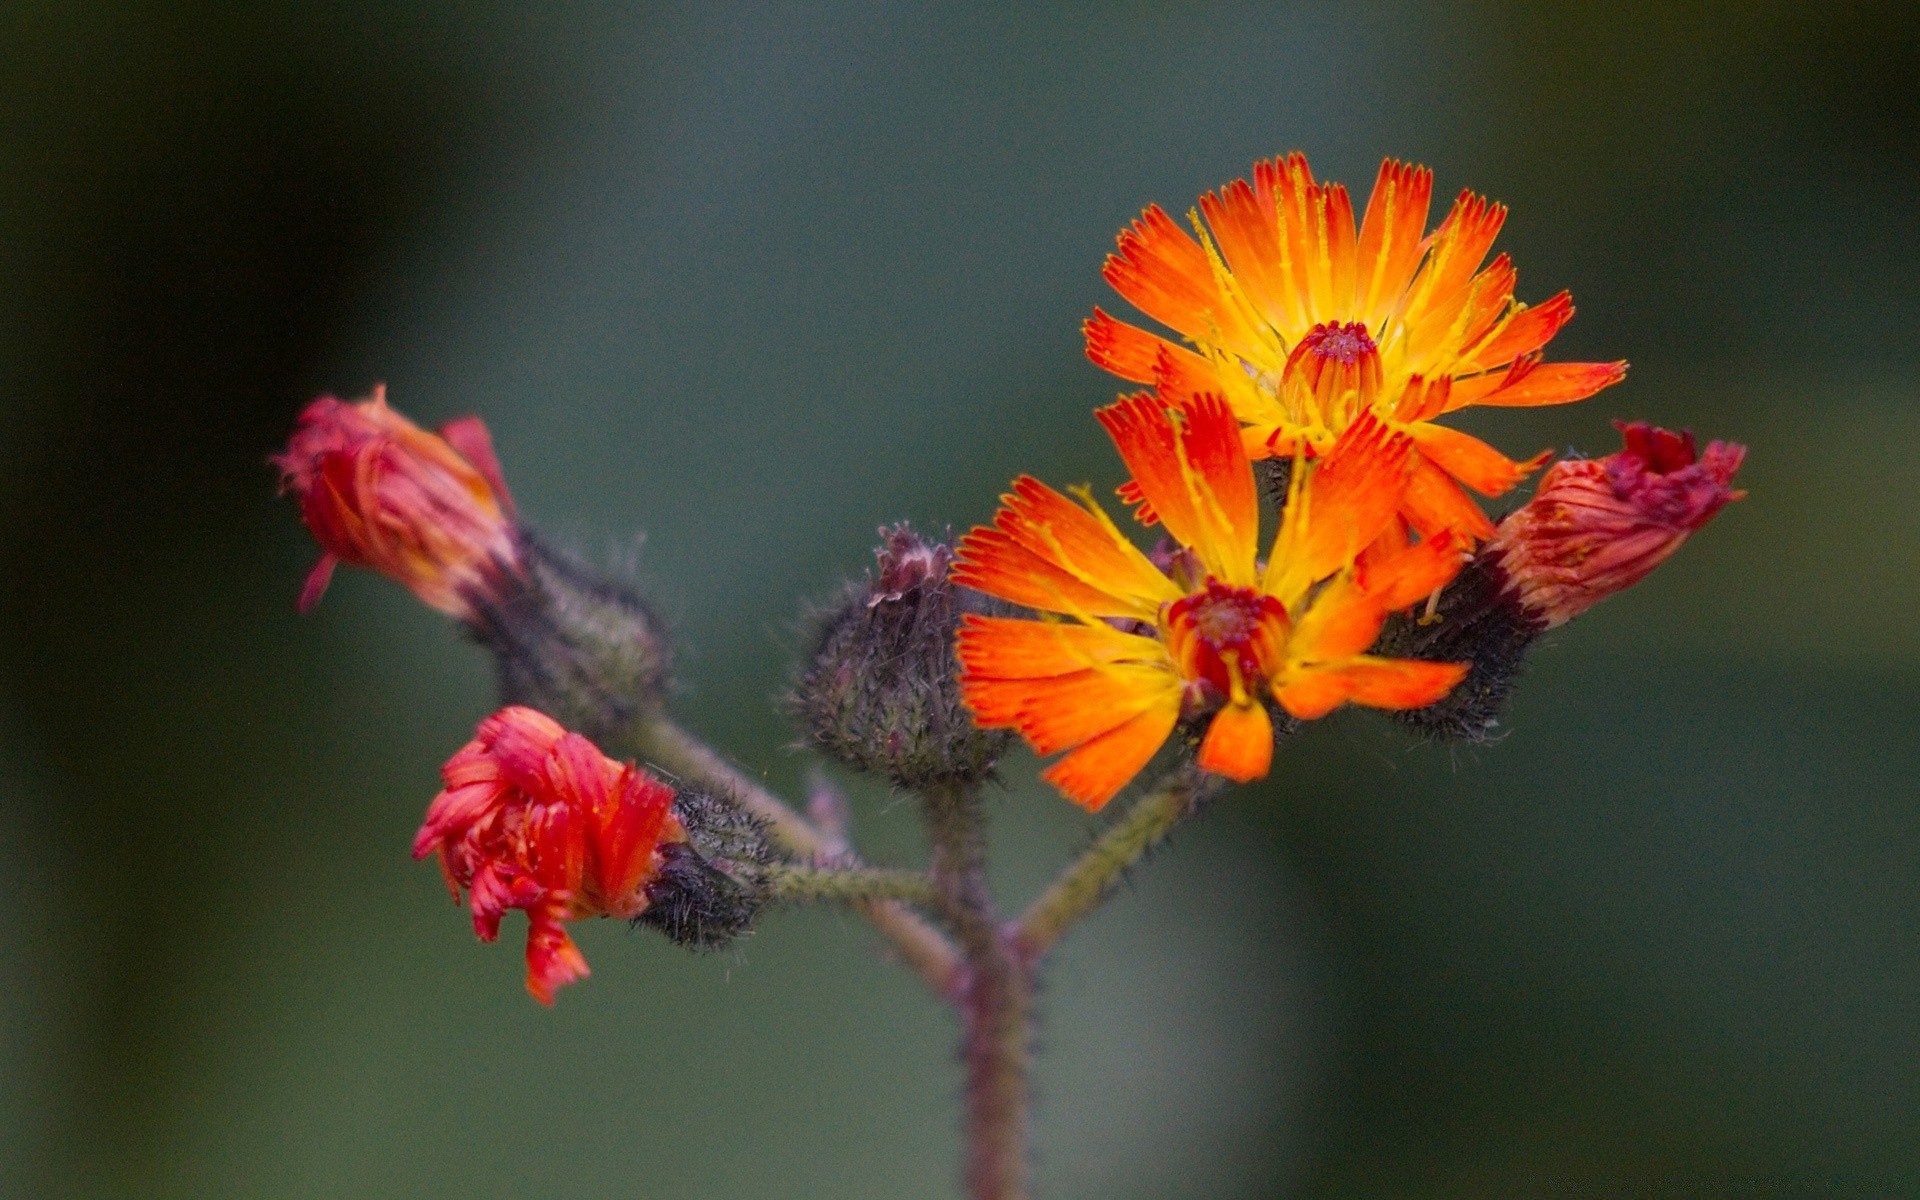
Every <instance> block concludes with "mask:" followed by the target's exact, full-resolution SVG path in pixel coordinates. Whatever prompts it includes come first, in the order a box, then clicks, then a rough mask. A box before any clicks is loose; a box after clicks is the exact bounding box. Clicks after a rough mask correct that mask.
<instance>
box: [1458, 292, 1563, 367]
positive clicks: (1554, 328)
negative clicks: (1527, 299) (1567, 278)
mask: <svg viewBox="0 0 1920 1200" xmlns="http://www.w3.org/2000/svg"><path fill="white" fill-rule="evenodd" d="M1571 320H1573V296H1572V295H1571V294H1570V293H1567V292H1561V293H1560V294H1559V295H1557V296H1554V297H1552V298H1550V299H1547V300H1544V301H1542V302H1541V303H1539V304H1535V305H1533V306H1531V307H1527V306H1521V307H1519V308H1516V309H1514V310H1513V311H1512V312H1510V313H1508V314H1507V317H1506V319H1505V320H1504V321H1502V322H1501V323H1500V325H1499V327H1498V328H1497V329H1496V330H1495V331H1493V333H1492V334H1491V336H1489V337H1487V338H1486V339H1485V340H1484V341H1482V342H1481V343H1480V344H1479V345H1477V346H1475V347H1474V348H1473V349H1471V350H1469V351H1467V352H1466V353H1465V354H1462V355H1461V356H1460V358H1461V361H1462V362H1463V363H1464V364H1466V365H1467V366H1468V368H1469V369H1475V370H1482V369H1485V370H1490V369H1492V368H1495V367H1504V366H1506V365H1507V364H1508V363H1510V362H1512V361H1513V360H1514V359H1516V358H1519V357H1521V356H1522V355H1526V354H1532V353H1533V352H1534V351H1536V350H1538V349H1540V348H1541V347H1542V346H1544V345H1546V344H1547V343H1548V342H1550V341H1552V340H1553V335H1554V334H1556V333H1559V332H1560V330H1561V328H1562V327H1564V326H1565V325H1566V323H1567V322H1568V321H1571Z"/></svg>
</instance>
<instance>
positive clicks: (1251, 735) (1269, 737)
mask: <svg viewBox="0 0 1920 1200" xmlns="http://www.w3.org/2000/svg"><path fill="white" fill-rule="evenodd" d="M1197 761H1198V762H1199V765H1200V769H1201V770H1203V771H1211V772H1212V773H1214V774H1215V775H1221V776H1224V777H1226V778H1228V779H1231V780H1233V781H1234V782H1235V783H1246V782H1248V781H1250V780H1254V779H1259V778H1261V777H1262V776H1264V775H1266V773H1267V769H1268V768H1269V767H1270V766H1271V765H1272V764H1273V718H1271V717H1269V716H1268V715H1267V708H1266V705H1264V704H1262V703H1260V701H1259V700H1257V699H1256V700H1254V701H1253V702H1252V703H1249V704H1229V705H1227V706H1226V707H1225V708H1223V709H1221V710H1220V711H1219V712H1218V713H1216V714H1214V718H1213V723H1212V724H1210V725H1208V726H1207V736H1206V739H1205V740H1204V741H1202V742H1201V743H1200V756H1199V758H1198V760H1197Z"/></svg>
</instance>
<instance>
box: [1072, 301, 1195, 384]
mask: <svg viewBox="0 0 1920 1200" xmlns="http://www.w3.org/2000/svg"><path fill="white" fill-rule="evenodd" d="M1080 331H1081V332H1082V333H1083V334H1085V335H1086V339H1087V357H1088V358H1089V359H1090V360H1092V362H1093V364H1094V365H1095V366H1097V367H1099V368H1100V369H1101V370H1104V371H1111V372H1113V373H1114V374H1115V375H1118V376H1119V377H1120V378H1122V379H1130V380H1132V381H1133V382H1135V383H1153V382H1154V381H1155V379H1156V377H1157V367H1156V364H1157V363H1158V362H1159V361H1160V358H1161V356H1162V355H1165V356H1168V357H1169V358H1171V359H1172V360H1173V361H1174V362H1176V363H1179V364H1182V366H1183V367H1184V368H1185V369H1187V370H1190V371H1192V372H1194V373H1196V374H1205V373H1208V372H1210V371H1211V370H1212V365H1211V364H1210V363H1208V362H1207V360H1206V359H1204V358H1202V357H1200V356H1199V355H1198V354H1195V353H1194V352H1193V351H1191V350H1189V349H1187V348H1186V347H1184V346H1176V345H1174V344H1173V343H1172V342H1170V341H1168V340H1167V339H1165V338H1163V337H1161V336H1159V335H1158V334H1153V333H1148V332H1147V331H1146V330H1144V329H1140V328H1137V327H1135V326H1132V325H1129V324H1127V323H1126V322H1124V321H1116V320H1114V319H1113V318H1112V317H1110V316H1108V315H1107V314H1106V313H1105V312H1102V311H1101V310H1100V309H1099V308H1095V309H1094V310H1093V315H1092V316H1091V317H1088V318H1087V320H1086V323H1085V324H1083V325H1082V326H1081V327H1080Z"/></svg>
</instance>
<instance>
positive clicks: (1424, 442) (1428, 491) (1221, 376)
mask: <svg viewBox="0 0 1920 1200" xmlns="http://www.w3.org/2000/svg"><path fill="white" fill-rule="evenodd" d="M1432 198H1433V175H1432V173H1431V172H1429V171H1428V170H1427V169H1426V168H1424V167H1415V166H1410V165H1407V164H1404V163H1399V162H1395V161H1393V160H1391V159H1389V160H1388V161H1386V162H1384V163H1382V164H1381V166H1380V175H1379V179H1378V181H1377V182H1376V183H1375V184H1374V189H1373V197H1372V199H1371V200H1370V201H1369V202H1368V204H1367V209H1366V214H1365V216H1364V217H1363V219H1362V220H1361V222H1360V224H1359V226H1358V228H1357V229H1356V227H1355V225H1354V219H1353V206H1352V204H1351V202H1350V201H1349V200H1348V198H1347V191H1346V188H1344V187H1342V186H1341V185H1340V184H1337V183H1316V182H1314V179H1313V175H1312V173H1311V172H1309V171H1308V169H1307V160H1306V157H1305V156H1304V155H1301V154H1293V155H1290V156H1288V157H1286V158H1277V159H1274V160H1273V161H1271V162H1262V163H1257V164H1255V166H1254V171H1253V182H1252V184H1248V183H1247V182H1246V181H1245V180H1235V181H1234V182H1233V183H1230V184H1228V185H1227V186H1226V187H1223V188H1221V189H1220V190H1219V191H1217V192H1213V193H1210V194H1208V195H1206V196H1202V197H1201V198H1200V207H1199V210H1198V211H1197V212H1193V213H1190V214H1189V217H1190V220H1191V221H1192V224H1193V227H1194V232H1195V234H1197V237H1196V236H1194V235H1190V234H1188V233H1187V232H1186V231H1185V230H1183V229H1181V227H1180V226H1179V225H1178V224H1177V223H1175V221H1174V220H1173V219H1172V218H1171V217H1169V216H1168V215H1167V214H1166V212H1165V211H1164V210H1162V209H1161V208H1160V207H1159V206H1158V205H1155V206H1154V207H1152V208H1149V209H1147V211H1146V212H1145V213H1144V214H1143V215H1142V216H1141V217H1140V219H1139V220H1137V221H1135V222H1134V223H1133V225H1132V226H1131V227H1130V228H1128V229H1126V230H1124V231H1123V232H1122V233H1121V234H1120V239H1119V240H1120V246H1119V252H1118V253H1117V254H1114V255H1113V256H1111V257H1109V258H1108V259H1107V264H1106V269H1105V272H1104V274H1105V276H1106V279H1107V282H1109V283H1111V284H1112V285H1113V287H1114V289H1115V290H1117V291H1118V292H1119V293H1120V294H1121V295H1122V296H1125V297H1126V298H1127V299H1128V300H1129V301H1131V302H1132V303H1133V304H1134V306H1135V307H1137V308H1138V309H1139V310H1140V311H1141V312H1143V313H1145V314H1146V315H1148V316H1149V317H1152V318H1153V319H1154V320H1156V321H1159V322H1160V323H1162V324H1163V325H1166V326H1167V327H1168V328H1170V329H1172V330H1174V331H1175V332H1177V333H1178V334H1180V335H1181V336H1182V337H1184V338H1185V339H1186V341H1187V342H1188V343H1189V345H1188V346H1182V345H1177V344H1175V343H1174V342H1171V341H1168V340H1167V339H1165V338H1162V337H1159V336H1158V335H1156V334H1152V333H1149V332H1147V331H1146V330H1143V329H1137V328H1135V327H1134V326H1131V325H1127V324H1124V323H1122V322H1120V321H1117V320H1115V319H1114V318H1112V317H1110V316H1108V315H1107V314H1106V313H1104V312H1102V311H1100V310H1099V309H1097V308H1096V309H1094V312H1093V317H1092V319H1090V320H1089V321H1088V322H1087V323H1086V337H1087V356H1088V357H1089V358H1091V359H1092V360H1093V361H1094V362H1095V363H1096V364H1098V365H1099V366H1101V367H1103V368H1105V369H1106V370H1109V371H1112V372H1113V373H1114V374H1116V375H1119V376H1120V377H1122V378H1124V379H1130V380H1134V381H1136V382H1139V383H1150V384H1154V385H1156V386H1157V387H1158V388H1159V390H1160V393H1161V395H1162V397H1163V398H1165V399H1166V400H1168V401H1169V402H1171V403H1177V402H1179V401H1180V400H1181V399H1183V398H1186V397H1189V396H1193V395H1196V394H1200V393H1203V392H1213V393H1218V394H1220V395H1222V396H1224V397H1225V398H1226V400H1227V402H1228V404H1229V405H1230V406H1231V407H1232V409H1233V413H1234V415H1235V416H1236V417H1238V418H1239V420H1240V423H1241V424H1242V425H1243V426H1244V427H1245V428H1244V429H1243V431H1242V436H1243V437H1244V438H1245V441H1246V446H1247V452H1248V453H1249V454H1250V455H1251V456H1252V457H1254V458H1267V457H1280V458H1288V457H1292V456H1293V455H1295V454H1302V455H1305V456H1306V457H1309V458H1311V457H1313V456H1315V455H1318V454H1321V453H1324V452H1326V451H1327V450H1328V449H1329V448H1330V447H1331V446H1332V445H1333V444H1334V442H1335V441H1337V440H1338V439H1339V437H1340V436H1341V434H1342V433H1344V432H1345V431H1346V430H1347V429H1348V428H1349V427H1350V426H1351V425H1352V424H1353V422H1354V421H1356V420H1358V419H1359V418H1360V416H1361V415H1362V414H1371V415H1372V416H1373V417H1374V418H1375V419H1377V420H1380V421H1382V422H1385V423H1386V424H1387V425H1388V426H1389V427H1390V428H1392V429H1394V430H1396V431H1399V432H1403V433H1405V434H1406V435H1407V436H1409V437H1410V438H1412V439H1413V442H1414V446H1415V450H1414V460H1413V461H1414V465H1413V469H1412V478H1411V480H1410V482H1409V484H1408V487H1407V490H1406V494H1405V497H1404V500H1403V501H1402V504H1401V512H1400V515H1401V516H1402V517H1403V518H1404V519H1405V520H1406V522H1407V523H1408V524H1410V525H1411V526H1412V527H1413V528H1415V529H1417V530H1419V531H1420V532H1422V533H1424V534H1435V533H1439V532H1441V531H1443V530H1452V531H1454V532H1456V533H1458V534H1460V535H1462V536H1463V537H1467V538H1474V539H1480V538H1486V537H1489V536H1491V535H1492V533H1493V526H1492V524H1491V523H1490V522H1488V520H1487V517H1486V515H1485V514H1484V513H1483V512H1481V510H1480V507H1479V505H1477V504H1476V503H1474V501H1473V500H1472V499H1471V498H1470V497H1469V496H1467V494H1466V493H1465V492H1464V491H1462V490H1461V488H1462V485H1464V486H1465V487H1468V488H1471V489H1473V490H1474V491H1476V492H1479V493H1480V494H1482V495H1486V496H1497V495H1499V494H1501V493H1503V492H1505V491H1506V490H1507V489H1509V488H1511V487H1512V486H1513V485H1514V484H1515V483H1517V482H1519V481H1520V480H1521V479H1523V478H1525V477H1526V476H1527V475H1528V474H1530V473H1531V472H1532V471H1533V470H1534V469H1535V468H1537V467H1539V466H1540V465H1541V464H1542V463H1543V462H1545V461H1546V459H1547V457H1548V456H1547V455H1544V454H1543V455H1540V456H1538V457H1536V458H1533V459H1529V460H1527V461H1524V462H1516V461H1514V460H1512V459H1509V458H1507V457H1506V456H1505V455H1503V454H1501V453H1500V452H1499V451H1497V450H1495V449H1493V448H1492V447H1491V446H1488V445H1487V444H1486V443H1485V442H1482V441H1480V440H1479V439H1478V438H1474V437H1470V436H1468V435H1467V434H1464V433H1461V432H1459V431H1457V430H1453V429H1447V428H1445V427H1443V426H1440V425H1436V424H1434V423H1433V421H1434V418H1436V417H1439V416H1442V415H1444V414H1446V413H1450V412H1453V411H1455V410H1456V409H1461V408H1465V407H1467V406H1469V405H1474V404H1486V405H1496V406H1508V407H1518V406H1532V405H1542V404H1564V403H1567V402H1568V401H1572V400H1580V399H1583V398H1585V397H1587V396H1591V395H1592V394H1593V393H1595V392H1597V391H1599V390H1600V389H1601V388H1604V387H1607V386H1609V385H1611V384H1614V383H1617V382H1619V381H1620V379H1621V377H1622V376H1623V375H1624V374H1625V371H1626V364H1625V363H1623V362H1611V363H1542V362H1541V361H1540V351H1541V349H1542V348H1543V347H1544V346H1545V345H1546V344H1547V342H1548V341H1550V340H1551V339H1552V338H1553V336H1554V334H1556V333H1557V332H1559V330H1560V327H1561V326H1563V325H1565V324H1566V323H1567V321H1568V320H1570V319H1571V318H1572V316H1573V303H1572V301H1571V299H1570V298H1569V297H1568V295H1567V294H1566V293H1565V292H1562V293H1560V294H1559V295H1557V296H1554V297H1553V298H1552V299H1550V300H1547V301H1546V302H1545V303H1542V304H1539V305H1535V306H1532V307H1529V306H1527V305H1525V304H1521V303H1519V302H1517V301H1515V299H1514V296H1513V288H1514V280H1515V273H1514V269H1513V264H1512V262H1511V261H1510V260H1509V259H1508V258H1507V256H1506V255H1504V254H1502V255H1500V256H1499V257H1497V258H1495V259H1494V260H1493V262H1492V263H1490V264H1487V265H1486V267H1485V269H1484V270H1483V269H1481V264H1482V263H1483V262H1484V260H1485V259H1486V255H1487V251H1488V250H1489V249H1490V248H1491V247H1492V244H1493V240H1494V237H1495V236H1496V235H1497V234H1498V233H1499V231H1500V226H1501V224H1502V223H1503V222H1504V221H1505V220H1506V215H1507V210H1506V209H1505V208H1504V207H1502V206H1501V205H1498V204H1494V203H1492V202H1490V201H1488V200H1486V199H1484V198H1482V197H1479V196H1475V195H1473V194H1472V193H1470V192H1462V193H1461V194H1460V197H1459V198H1458V199H1457V200H1455V201H1454V204H1453V207H1452V209H1451V210H1450V211H1449V212H1448V213H1447V216H1446V218H1445V219H1444V220H1443V221H1441V223H1440V227H1439V228H1438V229H1436V230H1434V231H1433V232H1432V233H1430V234H1429V233H1427V232H1426V222H1427V213H1428V209H1429V207H1430V204H1431V202H1432ZM1203 218H1204V219H1203Z"/></svg>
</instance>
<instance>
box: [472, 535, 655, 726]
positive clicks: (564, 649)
mask: <svg viewBox="0 0 1920 1200" xmlns="http://www.w3.org/2000/svg"><path fill="white" fill-rule="evenodd" d="M516 545H517V547H518V557H519V562H520V564H521V571H520V573H519V574H518V575H517V576H515V577H514V578H513V579H511V580H510V581H509V582H508V583H507V584H506V585H505V586H502V587H500V588H497V589H495V590H493V591H491V592H488V593H485V594H476V595H475V596H473V597H472V617H471V619H470V620H469V622H468V627H469V628H470V629H471V630H472V631H473V634H474V636H475V637H476V638H478V639H479V640H480V642H481V643H482V644H483V645H485V646H486V647H487V648H488V649H490V650H492V651H493V655H494V665H495V669H496V671H497V672H498V675H499V680H500V692H501V696H502V699H503V701H504V702H505V703H509V704H525V705H529V706H531V707H534V708H538V709H540V710H541V711H542V712H547V713H551V714H553V716H554V717H556V718H557V719H558V720H560V721H561V723H563V724H565V725H566V726H567V727H568V728H571V729H578V730H580V731H581V732H582V733H584V734H586V735H587V736H588V737H591V738H593V739H594V740H596V741H601V742H617V741H619V740H620V739H621V738H622V737H623V736H624V735H625V734H626V733H628V732H629V731H630V730H631V729H632V727H633V724H634V722H635V721H636V720H637V719H639V718H640V717H641V715H642V714H644V713H646V712H647V711H649V710H650V709H653V708H655V707H657V706H658V705H659V703H660V701H661V698H662V697H663V695H664V694H665V692H666V687H667V681H668V680H669V678H670V677H671V674H672V667H673V654H672V643H671V642H670V640H669V639H668V637H667V635H666V632H665V629H664V627H663V625H662V623H661V621H660V619H659V617H657V616H656V615H655V614H654V612H653V610H652V608H650V607H649V606H648V605H647V604H646V602H645V601H643V600H641V599H640V597H639V596H637V595H635V594H634V593H633V592H632V591H630V590H629V589H627V588H625V587H623V586H621V585H620V584H617V583H614V582H612V581H611V580H607V579H604V578H601V577H599V576H596V575H594V574H592V573H590V572H589V571H587V570H586V569H585V568H584V567H582V566H581V565H580V564H579V563H577V562H575V561H573V560H572V559H570V558H568V557H566V556H564V555H562V554H560V553H558V552H556V551H554V550H552V549H549V548H548V547H547V546H545V545H544V544H543V543H541V542H540V541H538V540H537V539H535V538H534V537H533V535H532V534H531V533H529V532H527V531H526V530H525V529H522V530H520V531H519V533H518V537H517V539H516Z"/></svg>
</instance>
